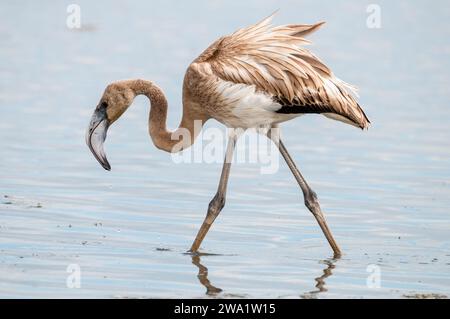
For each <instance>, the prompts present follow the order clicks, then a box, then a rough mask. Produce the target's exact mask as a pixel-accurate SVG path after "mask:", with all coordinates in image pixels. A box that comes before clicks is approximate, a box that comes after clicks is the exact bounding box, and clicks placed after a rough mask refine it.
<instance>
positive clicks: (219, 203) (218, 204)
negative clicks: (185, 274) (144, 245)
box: [189, 134, 238, 253]
mask: <svg viewBox="0 0 450 319" xmlns="http://www.w3.org/2000/svg"><path fill="white" fill-rule="evenodd" d="M237 138H238V136H237V135H234V134H233V135H232V136H230V138H229V140H228V146H227V151H226V155H225V160H224V163H223V167H222V174H221V176H220V181H219V187H218V189H217V193H216V195H215V196H214V198H213V199H212V200H211V202H210V203H209V206H208V212H207V213H206V217H205V220H204V221H203V224H202V226H201V227H200V230H199V231H198V233H197V237H195V240H194V243H193V244H192V246H191V249H190V250H189V252H191V253H196V252H197V251H198V248H199V247H200V244H201V243H202V241H203V239H204V238H205V236H206V234H207V233H208V230H209V228H210V227H211V225H212V223H213V222H214V220H215V219H216V217H217V216H218V215H219V213H220V211H221V210H222V208H223V207H224V206H225V196H226V192H227V184H228V177H229V175H230V168H231V162H232V159H233V153H234V149H235V147H236V141H237Z"/></svg>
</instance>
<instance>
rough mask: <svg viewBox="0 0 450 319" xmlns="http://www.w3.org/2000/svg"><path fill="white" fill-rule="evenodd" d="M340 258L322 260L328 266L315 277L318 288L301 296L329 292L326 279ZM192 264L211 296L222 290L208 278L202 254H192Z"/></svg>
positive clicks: (314, 295)
mask: <svg viewBox="0 0 450 319" xmlns="http://www.w3.org/2000/svg"><path fill="white" fill-rule="evenodd" d="M338 260H339V258H330V259H325V260H322V261H321V262H320V263H321V264H324V265H325V266H326V267H325V268H324V269H323V270H322V275H321V276H319V277H317V278H315V279H314V280H315V281H316V285H315V288H317V289H316V290H312V291H310V292H307V293H304V294H302V295H301V296H300V297H301V298H305V299H314V298H317V294H319V293H322V292H327V291H328V289H327V288H326V283H325V279H327V278H328V277H330V276H331V275H332V274H333V269H335V268H336V262H337V261H338ZM192 264H194V265H195V266H196V267H197V268H198V275H197V278H198V280H199V281H200V283H201V284H202V285H203V286H204V287H205V288H206V294H207V295H209V296H215V295H217V294H219V293H221V292H222V289H220V288H217V287H216V286H213V285H212V284H211V282H210V281H209V279H208V268H206V267H205V266H204V265H203V264H202V263H201V260H200V256H199V255H198V254H196V255H193V256H192Z"/></svg>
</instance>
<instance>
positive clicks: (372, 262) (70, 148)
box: [0, 1, 450, 298]
mask: <svg viewBox="0 0 450 319" xmlns="http://www.w3.org/2000/svg"><path fill="white" fill-rule="evenodd" d="M78 3H79V4H80V6H81V10H82V11H81V13H82V28H81V29H80V30H76V31H75V30H69V29H68V28H67V27H66V26H65V20H66V17H67V13H66V4H65V3H63V2H61V3H57V4H55V2H50V1H48V2H43V1H40V2H39V4H38V3H37V2H36V3H35V2H29V3H28V4H26V5H21V4H19V3H14V2H8V3H2V4H0V8H1V10H0V21H1V23H0V37H1V38H2V41H1V42H0V137H1V139H0V148H1V150H2V151H1V156H0V196H1V197H2V198H1V199H0V297H59V298H69V297H88V298H90V297H121V298H134V297H138V298H141V297H142V298H146V297H151V298H154V297H156V298H159V297H208V296H215V297H225V298H226V297H244V298H246V297H256V298H258V297H275V298H342V297H349V298H381V297H387V298H399V297H415V296H421V295H422V294H423V295H424V296H434V297H436V296H438V297H439V296H440V297H443V296H449V295H450V234H449V228H450V221H449V213H450V212H449V207H450V165H449V159H450V132H449V125H450V108H449V97H450V93H449V90H448V88H449V83H450V59H449V55H450V43H449V42H448V39H449V38H450V37H449V36H450V7H449V6H448V5H447V4H446V3H445V2H444V1H435V2H434V3H433V4H434V5H433V7H430V5H429V4H428V3H426V2H425V1H395V2H393V1H380V2H379V3H380V6H381V14H382V15H381V17H382V28H381V29H370V28H367V27H366V18H367V13H366V8H367V5H368V4H369V3H371V2H369V1H345V2H344V1H339V2H334V1H333V2H332V1H320V2H315V1H302V3H298V2H296V1H287V2H285V3H283V4H281V5H280V4H279V2H277V1H249V2H246V4H237V3H234V4H231V3H229V2H228V1H214V2H213V3H210V2H206V1H197V2H195V4H192V3H189V4H187V3H186V4H179V3H178V2H175V1H164V2H160V3H156V4H155V3H154V2H153V1H152V2H151V3H152V4H150V2H147V1H134V2H131V3H127V4H124V3H123V2H122V1H112V2H111V1H108V2H104V1H96V2H95V3H93V2H92V1H78ZM277 8H279V9H280V11H279V13H278V15H277V17H276V19H275V23H280V24H281V23H295V22H300V23H302V22H303V23H308V22H315V21H319V20H325V21H327V22H328V24H327V25H326V26H325V27H324V28H323V29H322V30H320V31H319V32H318V33H317V34H316V35H313V36H312V37H311V38H312V40H313V41H314V43H315V44H314V46H313V48H312V49H313V50H314V52H315V53H316V54H318V55H319V56H320V57H321V58H322V59H323V60H324V61H325V62H326V63H327V64H328V65H330V66H331V67H332V68H333V70H334V71H335V73H336V74H337V75H338V76H340V77H341V78H343V79H345V80H346V81H348V82H350V83H354V84H356V85H357V86H359V87H360V95H361V98H360V102H361V105H363V106H364V109H365V110H366V113H367V114H368V116H369V118H370V119H371V121H372V123H373V125H372V127H371V128H370V129H369V131H367V132H361V131H359V130H357V129H355V128H353V127H349V126H346V125H343V124H342V123H338V122H334V121H330V120H328V119H325V118H323V117H320V116H305V117H303V118H299V119H296V120H294V121H291V122H288V123H286V124H285V125H284V126H283V133H284V135H283V136H284V139H285V144H286V145H287V147H288V149H289V150H290V152H291V154H292V156H293V157H294V159H295V160H296V162H297V163H298V165H299V167H300V168H301V170H302V172H303V173H304V175H305V176H306V178H307V179H308V180H309V182H310V184H311V185H312V187H313V188H314V189H315V190H316V192H317V193H318V194H319V198H320V201H321V204H322V208H323V210H324V212H325V214H326V216H327V219H328V222H329V225H330V227H331V229H332V231H333V233H334V235H335V237H336V240H337V241H338V243H339V244H340V245H341V247H342V249H343V251H344V255H343V256H342V258H340V259H333V258H332V254H331V250H330V248H329V247H328V245H327V243H326V241H325V239H324V237H323V235H322V233H321V231H320V229H319V228H318V226H317V224H316V222H315V220H314V219H313V217H312V215H311V214H310V213H309V212H308V211H307V209H306V208H305V207H304V206H303V200H302V198H301V192H300V190H299V189H298V187H297V185H296V183H295V181H294V179H293V178H292V176H291V175H290V172H289V170H288V169H287V167H286V165H285V164H284V163H283V162H282V161H281V159H280V167H279V170H278V172H277V173H276V174H268V175H262V174H260V165H258V164H255V163H248V164H237V165H234V166H233V168H232V172H231V178H230V183H229V190H228V195H227V205H226V207H225V208H224V210H223V212H222V213H221V215H220V216H219V218H218V219H217V220H216V222H215V224H214V226H213V227H212V229H211V231H210V233H209V234H208V236H207V238H206V240H205V241H204V243H203V245H202V251H203V252H206V253H210V254H211V255H205V256H200V257H194V258H193V257H191V256H190V255H186V254H184V253H185V251H186V250H187V249H188V248H189V245H190V244H191V241H192V240H193V239H194V237H195V234H196V232H197V230H198V228H199V227H200V224H201V222H202V221H203V218H204V215H205V213H206V208H207V204H208V202H209V200H210V199H211V198H212V196H213V195H214V193H215V190H216V187H217V182H218V177H219V174H220V170H221V165H220V164H218V163H214V164H207V163H190V164H189V163H181V164H175V163H173V162H172V160H171V157H170V155H168V154H166V153H162V152H160V151H158V150H157V149H156V148H155V147H154V146H153V145H152V144H151V142H150V141H149V138H148V135H147V127H146V122H147V112H148V106H147V103H148V102H147V101H146V100H145V99H144V98H138V99H137V100H136V101H135V103H134V105H133V107H132V108H130V110H129V111H128V113H126V114H125V115H124V117H123V118H122V119H121V120H120V121H119V122H118V123H117V124H115V125H114V127H113V128H111V129H110V133H109V138H108V141H107V144H106V149H107V152H108V154H109V159H110V162H111V164H112V171H111V172H106V171H104V170H103V169H102V168H101V167H100V166H99V165H98V163H97V162H96V161H95V159H94V158H93V157H92V156H91V154H90V153H89V150H88V148H87V147H86V145H85V143H84V131H85V128H86V126H87V124H88V121H89V118H90V115H91V113H92V111H93V109H94V107H95V105H96V103H97V101H98V99H99V97H100V95H101V92H102V91H103V89H104V87H105V85H106V84H107V83H109V82H111V81H113V80H117V79H122V78H137V77H142V78H147V79H152V80H153V81H155V82H157V83H158V84H160V86H161V87H162V88H164V90H165V91H166V94H167V96H168V99H169V101H170V104H171V107H170V112H169V113H170V114H169V126H170V127H175V126H176V125H177V123H178V120H179V116H180V115H179V113H180V110H181V107H180V103H181V89H180V88H181V83H182V78H183V73H184V70H185V68H186V66H187V65H188V64H189V62H190V61H191V60H192V59H193V58H195V57H196V55H198V54H199V53H200V52H201V51H202V49H203V48H205V47H206V46H207V45H209V43H211V42H212V41H213V40H215V39H216V38H217V37H218V36H220V35H223V34H227V33H230V32H232V31H234V30H235V29H236V28H238V27H241V26H245V25H248V24H250V23H253V22H256V21H258V20H260V19H261V18H262V17H264V16H267V15H268V14H269V13H271V12H273V11H274V10H275V9H277ZM208 125H209V126H211V127H220V124H218V123H212V122H211V123H209V124H208ZM241 147H245V145H241ZM70 265H72V266H70ZM73 265H75V266H73ZM68 267H69V268H70V267H79V268H80V270H81V287H80V288H68V286H67V278H68V276H69V275H70V274H69V273H68V272H67V269H68ZM374 273H375V274H377V273H379V275H380V276H379V277H377V278H379V279H380V281H379V286H378V285H375V286H373V285H370V282H369V284H368V279H369V281H370V279H371V278H374V277H373V276H372V277H371V275H373V274H374ZM69 286H70V285H69ZM430 294H435V295H430Z"/></svg>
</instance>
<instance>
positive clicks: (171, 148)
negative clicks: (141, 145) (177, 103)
mask: <svg viewBox="0 0 450 319" xmlns="http://www.w3.org/2000/svg"><path fill="white" fill-rule="evenodd" d="M129 87H130V88H131V89H132V90H133V91H134V93H135V95H136V96H137V95H145V96H147V97H148V98H149V100H150V103H151V106H150V115H149V120H148V130H149V134H150V137H151V138H152V141H153V144H155V146H156V147H157V148H159V149H161V150H164V151H166V152H170V153H175V152H179V151H181V150H183V149H186V148H188V147H190V146H191V145H192V144H193V143H194V141H195V139H196V137H197V136H198V134H199V133H200V131H201V129H202V126H203V121H202V120H201V119H196V118H195V117H194V116H192V115H191V114H190V112H189V110H186V109H185V108H183V117H182V119H181V122H180V125H179V127H178V128H177V129H176V130H175V131H173V132H171V131H169V130H168V129H167V126H166V120H167V107H168V105H167V99H166V97H165V95H164V93H163V91H162V90H161V89H160V88H159V87H158V86H157V85H155V84H154V83H152V82H150V81H146V80H130V81H129ZM184 107H185V105H184Z"/></svg>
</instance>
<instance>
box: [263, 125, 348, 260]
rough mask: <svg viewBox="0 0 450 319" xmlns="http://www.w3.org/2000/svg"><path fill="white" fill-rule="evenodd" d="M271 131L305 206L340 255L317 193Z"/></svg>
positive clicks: (269, 133) (269, 135) (335, 253)
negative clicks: (300, 191)
mask: <svg viewBox="0 0 450 319" xmlns="http://www.w3.org/2000/svg"><path fill="white" fill-rule="evenodd" d="M271 131H272V130H270V131H269V132H268V137H269V138H270V139H271V140H272V141H273V142H274V143H275V145H277V147H278V149H279V151H280V153H281V155H283V157H284V160H285V161H286V164H287V165H288V166H289V169H290V170H291V172H292V174H293V175H294V177H295V179H296V180H297V183H298V185H299V186H300V188H301V189H302V192H303V197H304V199H305V206H306V207H307V208H308V209H309V211H310V212H311V213H312V214H313V216H314V217H315V219H316V220H317V222H318V223H319V226H320V228H321V229H322V231H323V233H324V235H325V237H326V239H327V240H328V243H329V244H330V246H331V248H332V249H333V252H334V256H335V257H340V256H341V250H340V248H339V246H338V244H337V243H336V241H335V240H334V238H333V235H332V234H331V231H330V228H329V227H328V225H327V222H326V220H325V216H324V214H323V213H322V210H321V209H320V204H319V201H318V199H317V194H316V193H315V192H314V191H313V190H312V189H311V187H310V186H309V185H308V183H307V182H306V180H305V178H304V177H303V175H302V174H301V173H300V171H299V169H298V168H297V166H296V165H295V163H294V160H293V159H292V157H291V156H290V155H289V153H288V151H287V149H286V147H285V146H284V144H283V142H282V141H281V139H280V138H279V136H274V134H271Z"/></svg>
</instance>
